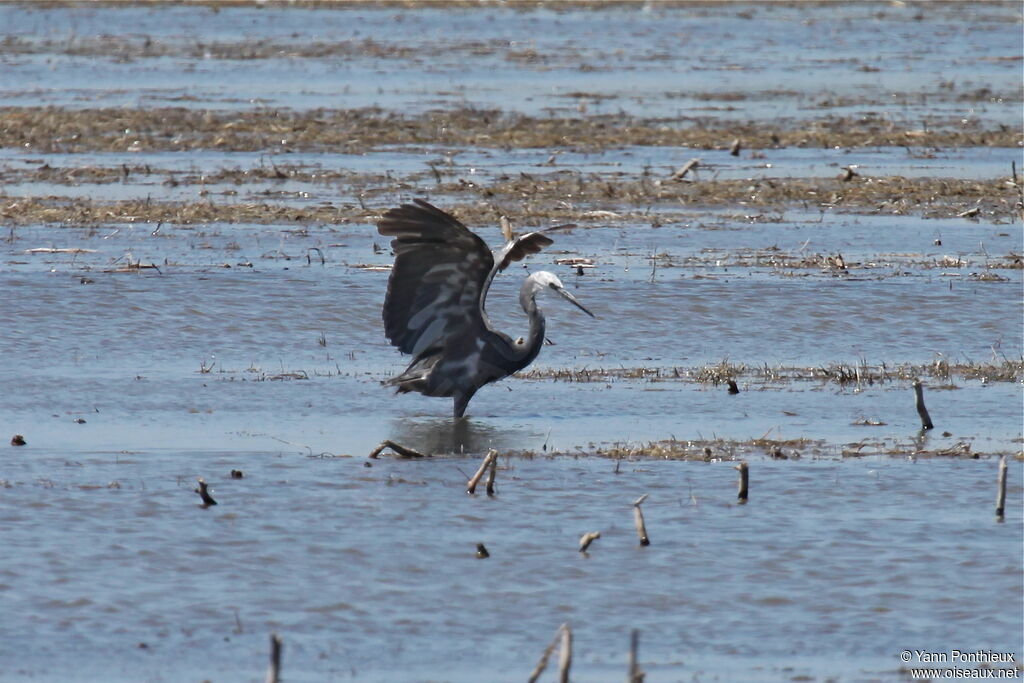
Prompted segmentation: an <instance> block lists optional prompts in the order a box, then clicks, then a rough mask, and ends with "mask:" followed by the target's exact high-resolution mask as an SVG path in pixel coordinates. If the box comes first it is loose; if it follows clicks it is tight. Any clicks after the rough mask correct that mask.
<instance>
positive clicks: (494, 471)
mask: <svg viewBox="0 0 1024 683" xmlns="http://www.w3.org/2000/svg"><path fill="white" fill-rule="evenodd" d="M497 476H498V453H497V451H495V453H494V457H493V458H491V464H490V465H489V466H488V467H487V495H488V496H493V495H494V478H495V477H497Z"/></svg>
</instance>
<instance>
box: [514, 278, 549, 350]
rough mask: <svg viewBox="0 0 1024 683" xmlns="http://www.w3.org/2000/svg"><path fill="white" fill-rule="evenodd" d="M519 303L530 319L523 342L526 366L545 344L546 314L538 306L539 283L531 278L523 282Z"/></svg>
mask: <svg viewBox="0 0 1024 683" xmlns="http://www.w3.org/2000/svg"><path fill="white" fill-rule="evenodd" d="M519 305H520V306H522V307H523V310H524V311H526V316H527V317H528V318H529V319H530V331H529V332H528V333H527V335H526V341H525V343H524V344H523V349H524V357H523V360H524V361H525V363H524V366H525V365H528V364H529V363H532V362H533V359H534V358H536V357H537V354H538V353H540V347H541V346H543V345H544V329H545V321H544V314H543V313H542V312H541V310H540V309H539V308H537V285H536V283H534V282H533V281H531V280H530V279H527V280H526V282H524V283H523V288H522V289H521V290H519Z"/></svg>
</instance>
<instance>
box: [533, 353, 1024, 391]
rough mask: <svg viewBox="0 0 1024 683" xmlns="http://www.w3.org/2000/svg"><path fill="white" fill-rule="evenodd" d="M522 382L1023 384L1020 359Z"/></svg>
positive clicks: (583, 371) (720, 369) (601, 374)
mask: <svg viewBox="0 0 1024 683" xmlns="http://www.w3.org/2000/svg"><path fill="white" fill-rule="evenodd" d="M516 376H517V377H521V378H524V379H545V380H556V381H562V382H611V381H630V380H639V381H646V382H692V383H697V384H711V385H722V384H727V383H728V382H729V381H730V380H732V381H735V380H738V379H744V380H747V381H749V382H754V383H761V384H772V385H776V384H783V383H792V382H808V381H810V382H825V383H833V384H838V385H849V384H856V385H860V384H864V385H871V384H875V383H887V382H912V381H914V380H916V379H919V378H933V379H937V380H943V381H948V382H951V381H953V380H957V379H959V380H980V381H985V382H1021V381H1024V359H1021V360H1009V359H1002V360H993V361H991V362H988V363H980V362H977V363H975V362H956V361H954V362H950V361H949V360H948V359H945V358H940V359H937V360H935V361H934V362H932V363H920V364H915V363H894V364H891V365H890V364H886V363H881V364H878V365H869V364H867V363H866V362H863V363H854V364H846V363H833V364H830V365H820V366H806V367H794V366H782V365H779V366H768V365H746V364H743V363H731V362H729V361H722V362H721V363H717V364H715V365H702V366H695V367H677V366H673V367H629V368H627V367H618V368H534V369H531V370H527V371H524V372H520V373H518V374H517V375H516Z"/></svg>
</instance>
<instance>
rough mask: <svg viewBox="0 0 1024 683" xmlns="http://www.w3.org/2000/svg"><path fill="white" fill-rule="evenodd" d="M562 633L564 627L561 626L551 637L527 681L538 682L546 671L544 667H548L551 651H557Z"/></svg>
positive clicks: (530, 682) (528, 682)
mask: <svg viewBox="0 0 1024 683" xmlns="http://www.w3.org/2000/svg"><path fill="white" fill-rule="evenodd" d="M561 635H562V627H561V626H559V627H558V630H557V631H555V637H554V638H552V639H551V642H550V643H548V646H547V647H546V648H544V652H543V654H541V656H540V659H539V660H538V661H537V666H535V667H533V671H532V672H530V677H529V678H528V679H527V683H537V679H539V678H540V675H541V674H542V673H544V669H546V668H548V660H549V659H551V653H552V652H554V651H555V647H556V646H557V645H558V642H559V640H560V636H561Z"/></svg>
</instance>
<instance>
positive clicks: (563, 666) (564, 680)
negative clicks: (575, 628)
mask: <svg viewBox="0 0 1024 683" xmlns="http://www.w3.org/2000/svg"><path fill="white" fill-rule="evenodd" d="M570 668H572V627H571V626H569V623H568V622H566V623H564V624H562V649H560V650H559V651H558V681H559V683H569V669H570Z"/></svg>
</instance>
